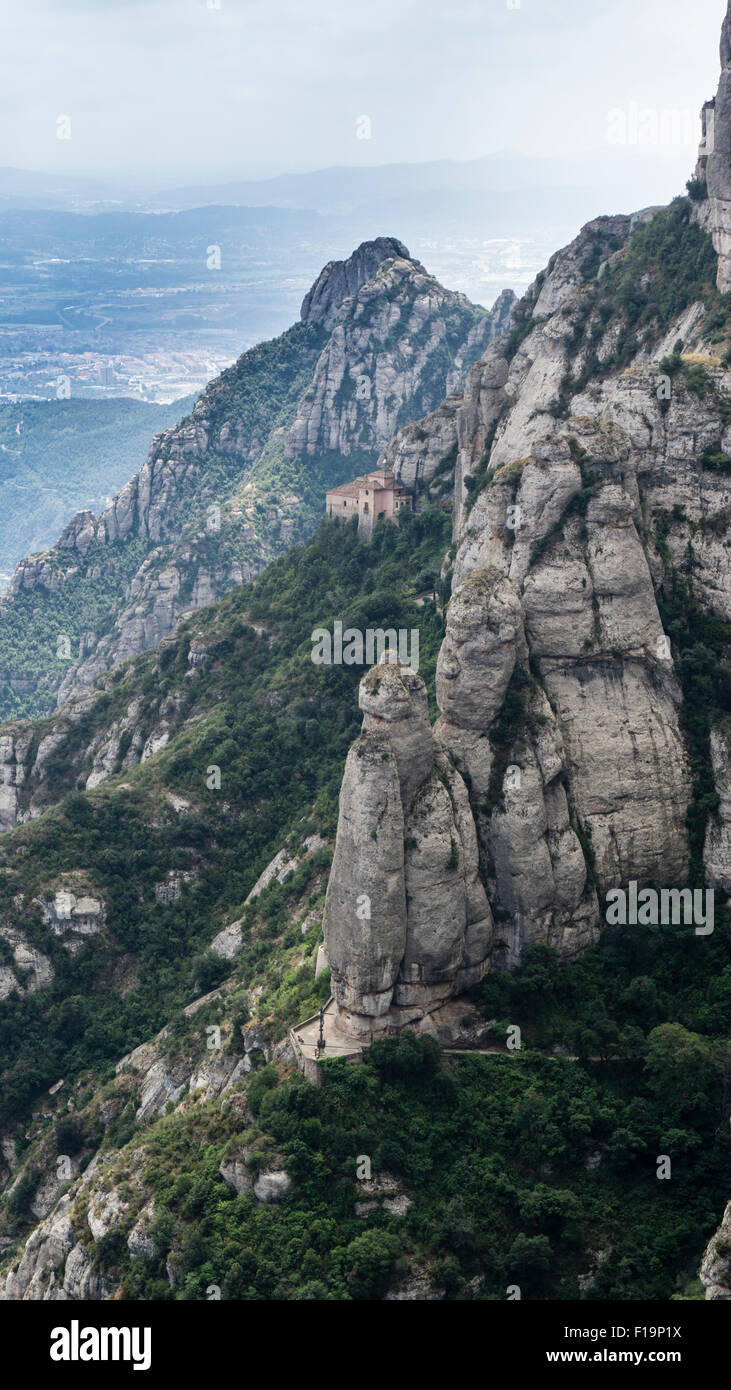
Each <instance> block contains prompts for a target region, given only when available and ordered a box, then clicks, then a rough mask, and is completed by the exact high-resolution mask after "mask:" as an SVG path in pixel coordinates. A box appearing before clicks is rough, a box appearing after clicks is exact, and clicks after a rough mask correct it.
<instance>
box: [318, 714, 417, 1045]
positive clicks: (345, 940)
mask: <svg viewBox="0 0 731 1390" xmlns="http://www.w3.org/2000/svg"><path fill="white" fill-rule="evenodd" d="M323 926H324V932H325V945H326V949H327V954H328V960H329V961H330V968H331V971H332V980H333V989H334V991H335V995H336V998H337V1000H338V1003H339V1004H340V1006H341V1007H342V1008H343V1009H346V1010H352V1011H354V1012H355V1013H357V1014H367V1015H373V1016H374V1017H380V1016H381V1015H382V1014H384V1013H386V1011H387V1010H388V1008H389V1006H390V1004H391V999H392V996H393V987H394V984H395V982H396V976H397V974H398V969H399V965H400V962H401V958H402V956H403V953H404V947H405V944H406V889H405V878H404V812H403V806H402V802H401V788H400V784H399V774H398V765H397V762H396V757H395V755H394V751H393V749H392V747H391V744H390V741H389V738H388V735H387V734H384V733H376V732H364V733H363V734H362V735H361V737H360V738H359V739H358V741H357V743H355V744H354V746H353V747H352V748H351V750H350V752H349V754H348V760H347V763H346V765H345V775H344V777H343V785H342V788H341V792H340V816H339V820H338V834H337V841H336V845H335V855H334V858H333V865H332V872H331V874H330V882H329V885H328V892H327V901H326V904H325V917H324V923H323Z"/></svg>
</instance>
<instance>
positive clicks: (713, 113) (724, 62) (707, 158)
mask: <svg viewBox="0 0 731 1390" xmlns="http://www.w3.org/2000/svg"><path fill="white" fill-rule="evenodd" d="M701 118H702V122H703V135H702V138H701V144H700V149H699V151H698V168H697V171H696V172H697V176H698V177H699V178H701V179H703V178H705V180H706V184H707V188H708V206H707V212H706V215H705V218H704V220H705V222H706V225H707V226H708V229H709V231H710V233H711V235H712V237H713V245H714V246H715V248H716V252H717V253H718V280H717V284H718V288H719V290H721V291H722V292H724V293H725V291H726V290H728V289H731V3H729V7H728V9H727V11H726V17H725V19H724V21H723V27H722V30H721V77H720V81H719V84H718V91H717V93H716V96H715V98H714V100H713V101H709V102H706V105H705V106H704V107H703V111H702V113H701Z"/></svg>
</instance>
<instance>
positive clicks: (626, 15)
mask: <svg viewBox="0 0 731 1390" xmlns="http://www.w3.org/2000/svg"><path fill="white" fill-rule="evenodd" d="M208 3H209V4H211V5H212V4H213V3H214V0H208ZM724 8H725V0H643V3H642V4H641V5H637V3H636V0H521V4H520V6H519V7H518V8H514V7H511V6H509V4H508V0H457V3H455V4H453V5H451V4H446V3H444V2H443V0H356V3H353V0H348V3H345V4H344V3H343V0H220V9H216V8H209V7H208V5H207V3H206V0H156V3H155V0H153V3H149V0H144V3H143V2H142V0H140V3H136V0H54V3H50V0H25V3H24V4H23V6H20V5H18V6H17V7H16V9H15V12H14V16H13V23H12V25H7V26H6V29H5V32H4V44H3V55H2V60H1V61H2V66H3V81H2V84H0V110H2V113H3V116H4V119H3V121H2V129H1V130H0V164H12V165H16V166H20V167H30V168H36V169H48V170H51V171H53V170H56V169H58V170H62V171H64V172H72V171H73V172H76V173H83V174H94V175H106V176H108V177H115V178H119V177H130V176H132V175H141V176H145V177H147V178H150V179H153V180H155V179H156V180H161V181H162V180H167V179H175V180H184V181H186V182H191V181H201V180H203V179H205V178H206V177H209V178H210V179H212V180H214V179H220V178H242V177H248V176H256V175H260V176H264V175H266V174H268V173H276V172H280V171H285V170H289V169H311V168H317V167H323V166H325V165H328V164H335V163H387V162H392V161H401V160H425V159H437V158H464V159H467V158H476V157H479V156H480V155H483V154H487V153H490V152H492V151H495V150H499V149H503V148H514V149H522V150H524V151H526V152H531V153H540V154H559V155H560V154H564V153H566V154H569V153H571V152H572V151H576V150H579V149H585V148H588V147H591V146H592V145H593V144H599V143H601V142H602V140H603V138H604V128H605V123H606V112H607V110H609V109H610V108H612V107H615V106H618V105H622V103H624V102H626V101H629V100H636V101H639V102H640V103H656V104H666V105H670V106H674V107H684V106H687V105H691V106H692V107H693V108H694V109H695V108H696V107H698V106H699V105H700V103H701V101H702V100H703V99H704V98H705V97H706V96H708V95H710V94H711V92H712V91H713V89H714V87H715V83H716V78H717V45H718V34H719V32H720V24H721V18H722V15H723V11H724ZM59 114H67V115H69V116H70V118H71V123H72V124H71V129H72V138H71V140H69V141H66V142H64V141H58V140H57V139H56V118H57V116H58V115H59ZM360 115H368V116H369V117H370V119H371V122H372V135H371V139H370V140H358V139H357V138H356V133H357V132H356V120H357V117H358V116H360Z"/></svg>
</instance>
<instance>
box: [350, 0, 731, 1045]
mask: <svg viewBox="0 0 731 1390" xmlns="http://www.w3.org/2000/svg"><path fill="white" fill-rule="evenodd" d="M729 32H730V31H729V19H728V18H727V20H726V21H725V24H724V37H723V41H722V63H723V74H722V81H721V89H720V92H719V97H718V98H717V102H716V120H717V126H716V135H717V140H716V146H715V149H714V153H713V157H711V155H710V154H709V157H708V160H709V163H708V174H709V181H708V193H709V199H710V203H709V206H710V207H711V210H712V216H711V217H710V220H709V227H710V230H711V233H712V237H713V247H714V249H715V252H716V253H717V254H716V255H714V254H713V250H712V249H711V243H710V241H709V240H708V239H707V235H706V233H705V232H704V231H701V230H699V221H700V222H701V224H702V220H703V219H702V217H701V218H699V213H698V201H697V199H695V201H694V200H693V199H694V191H693V190H691V197H690V198H685V199H677V200H675V202H674V203H673V204H671V206H670V207H669V208H667V209H649V210H647V211H645V212H643V213H641V214H638V215H635V216H632V217H630V216H624V215H622V216H614V217H601V218H598V219H596V220H595V221H593V222H591V223H589V224H588V225H587V226H586V227H585V228H583V230H582V231H581V233H580V234H579V236H578V237H577V238H576V239H575V240H574V241H573V242H572V243H571V244H570V245H569V246H568V247H566V248H564V249H563V250H562V251H560V252H558V253H557V254H556V255H555V256H554V257H553V258H552V259H551V261H550V263H549V265H548V267H547V269H546V271H545V272H544V273H543V274H541V275H540V276H539V277H538V279H537V281H536V282H535V284H534V285H533V286H531V288H530V290H529V291H528V293H527V294H526V296H525V298H524V299H523V300H522V301H521V302H520V304H519V305H518V306H517V308H516V310H515V312H514V314H513V326H512V329H511V331H510V332H509V333H508V334H506V335H503V336H501V337H498V338H497V339H495V340H494V341H493V342H492V343H491V344H490V345H489V347H488V348H487V350H486V352H485V353H484V354H483V356H482V357H481V359H480V360H479V361H478V362H477V363H476V364H475V365H474V366H473V368H472V369H471V371H470V373H469V375H468V378H467V381H466V384H465V387H464V389H463V391H462V392H461V393H456V394H453V395H452V396H450V397H448V398H447V399H446V400H445V401H444V402H442V403H441V404H440V405H439V406H438V407H437V409H436V410H434V411H433V412H431V413H430V414H428V415H427V416H425V417H424V418H423V419H421V420H419V421H416V422H414V423H412V424H410V425H408V426H407V427H406V428H404V429H403V430H401V431H400V432H399V433H398V434H397V435H396V437H395V439H394V440H393V441H392V442H391V444H390V445H389V446H388V449H387V450H386V451H385V454H384V459H385V460H387V461H388V463H389V466H392V467H393V468H394V471H396V472H397V473H399V474H400V475H401V476H402V477H404V478H405V479H407V480H409V481H411V480H413V479H415V478H416V477H418V476H425V477H426V478H427V480H429V479H431V480H432V482H438V475H439V472H440V469H441V470H442V472H443V473H446V471H447V468H449V469H451V468H453V469H454V505H453V518H454V532H453V541H454V543H453V547H452V552H451V555H450V557H448V560H447V562H446V563H445V570H444V574H445V576H447V577H448V578H449V580H450V581H451V590H452V597H451V602H450V604H449V607H448V609H447V613H446V634H445V638H444V642H443V645H442V649H441V653H440V656H439V662H438V666H437V676H436V695H437V702H438V705H439V708H440V711H441V714H440V717H439V719H438V721H437V723H436V725H435V728H434V730H433V736H434V739H435V740H436V742H437V744H438V746H439V747H440V749H441V757H442V758H443V759H444V762H443V763H442V767H443V769H444V768H447V767H448V768H450V769H451V773H450V775H451V776H458V777H459V783H458V785H459V786H460V787H461V789H462V794H466V795H467V796H468V802H469V812H468V819H469V824H470V828H469V832H468V835H467V838H468V839H469V840H470V841H471V838H472V837H474V843H475V844H476V846H477V850H478V856H479V872H478V879H477V881H478V883H479V889H480V892H481V893H482V894H483V895H484V901H485V902H486V903H489V911H490V912H491V915H492V919H493V922H494V925H493V926H492V927H491V929H490V931H489V933H487V934H486V936H485V940H484V949H485V959H482V960H481V963H480V969H485V968H496V967H500V966H502V965H506V964H507V965H508V966H514V965H516V964H517V963H518V962H519V961H520V960H521V959H522V957H523V954H524V951H525V948H526V946H527V945H529V944H531V943H533V942H544V943H546V944H548V945H550V946H554V947H556V948H557V949H558V950H559V951H560V952H561V953H563V954H566V955H573V954H575V953H577V952H578V951H580V950H582V949H584V948H585V947H586V946H588V945H589V944H591V943H592V942H594V941H595V940H596V939H597V938H598V935H599V933H600V931H601V930H603V929H604V928H605V926H606V917H605V910H604V899H605V895H606V894H607V893H608V891H609V890H610V889H612V888H622V887H624V888H626V886H627V885H628V884H629V883H631V882H636V883H637V884H638V885H640V886H647V885H652V886H657V887H660V886H675V885H684V884H687V883H688V882H689V881H695V882H698V876H699V874H700V875H702V873H703V862H702V861H703V857H704V856H703V836H702V832H704V833H705V871H706V874H707V881H708V883H709V885H714V886H715V887H716V888H717V890H718V891H719V892H720V893H721V894H723V893H724V892H726V891H728V884H729V836H730V835H731V823H730V811H729V787H728V765H729V764H728V729H727V721H724V720H723V718H722V717H721V716H720V713H719V710H720V706H721V705H722V703H723V699H724V698H725V697H724V696H723V695H722V694H719V693H717V694H716V695H715V696H712V697H711V706H710V708H709V713H708V714H707V715H705V716H704V718H707V719H708V720H710V721H711V723H712V725H713V727H712V728H711V729H710V733H708V732H706V733H703V732H702V731H701V732H700V733H699V726H698V724H697V723H694V716H695V713H696V711H695V710H694V709H691V708H689V707H687V706H686V703H685V702H686V701H688V700H691V699H694V698H695V697H694V696H693V695H691V691H692V690H694V689H695V687H693V686H692V684H688V681H689V679H690V676H689V670H690V666H689V660H691V659H690V658H688V657H687V656H686V653H687V652H688V651H689V650H690V647H689V644H690V642H691V641H692V639H693V629H694V627H697V629H698V631H697V636H696V640H697V641H699V642H700V643H701V646H700V648H699V655H698V657H697V659H698V660H701V661H707V662H708V661H711V657H710V655H709V652H708V651H707V650H706V649H705V648H704V647H703V646H702V642H703V640H705V638H706V634H707V635H708V640H713V641H716V643H717V649H718V651H719V652H722V651H726V652H727V647H726V648H725V647H724V641H726V642H727V636H726V638H725V639H724V637H723V634H724V633H726V634H728V631H729V629H728V627H727V626H724V625H725V624H728V622H729V619H730V618H731V566H730V564H729V542H728V524H729V517H731V425H730V424H729V421H730V419H731V353H729V343H728V334H729V322H728V306H727V305H726V303H725V300H724V299H723V298H722V297H721V296H720V295H719V293H718V287H720V289H721V290H724V289H725V288H726V280H725V276H726V270H725V256H726V246H725V242H724V240H723V236H722V235H721V232H720V230H719V229H720V228H722V223H723V217H724V216H725V213H724V212H723V206H722V203H723V199H722V192H723V187H724V186H725V185H723V179H724V178H726V179H728V178H729V177H731V173H730V171H731V154H729V150H728V149H726V146H725V144H724V139H725V136H724V135H723V130H724V129H725V125H724V122H725V114H724V113H725V104H726V96H725V91H726V79H727V77H728V74H729V72H731V67H729V63H730V61H731V60H730V59H729V52H730V51H731V50H730V49H729ZM719 115H720V119H721V127H720V137H721V138H720V141H719V138H718V137H719V127H718V119H719ZM729 119H730V121H731V117H730V118H729ZM730 128H731V127H730ZM724 151H725V153H724ZM714 200H715V202H714ZM714 208H715V211H713V209H714ZM724 235H725V234H724ZM674 256H675V257H676V260H675V266H676V269H675V270H674V271H673V270H670V269H669V268H668V267H669V264H670V261H671V259H672V257H674ZM694 615H695V616H694ZM683 632H685V633H686V636H685V637H681V634H682V633H683ZM714 634H715V636H714ZM681 658H682V661H681ZM679 662H681V665H682V679H681V675H679ZM691 664H692V661H691ZM374 678H375V679H379V675H378V674H376V675H375V676H374ZM392 679H395V677H392ZM709 679H710V678H709ZM684 681H685V685H684V684H683V682H684ZM722 687H723V679H721V681H720V684H719V685H718V691H719V692H720V691H721V690H722ZM364 690H367V683H366V684H365V685H364ZM714 700H715V701H716V704H715V705H714V703H713V702H714ZM718 702H720V704H719V703H718ZM361 703H362V707H363V708H367V706H366V705H365V704H363V697H362V699H361ZM391 718H393V716H391ZM384 727H385V728H388V725H386V726H384ZM379 737H381V738H382V737H383V734H382V733H381V734H379ZM395 756H396V753H395V746H394V739H393V736H392V734H390V732H389V738H388V742H387V743H386V744H384V745H383V747H381V744H380V743H378V744H376V743H374V742H373V735H372V734H371V733H370V732H369V731H368V730H367V729H366V728H365V727H364V733H363V735H362V738H361V741H360V743H359V744H356V745H355V750H354V752H353V753H352V754H351V757H350V758H349V761H348V765H347V768H346V775H345V779H344V783H343V802H342V806H341V827H342V835H339V843H340V842H342V851H341V853H338V852H337V851H336V860H335V865H334V869H333V875H334V878H333V887H332V891H331V894H330V897H329V910H328V931H327V939H328V950H329V953H330V956H331V959H332V961H333V963H334V979H335V981H336V989H335V994H336V999H337V1000H338V1003H339V1004H340V1006H341V1008H343V1009H346V1008H350V1009H359V1010H360V1011H361V1013H365V1014H369V1013H371V1014H372V1015H373V1016H374V1017H375V1018H377V1019H378V1020H380V1021H381V1022H380V1023H379V1026H383V1023H382V1018H383V1011H384V1009H385V1008H388V1009H390V1010H391V1014H390V1017H391V1019H392V1021H393V1023H394V1026H398V1024H399V1022H400V1020H401V1018H402V1014H401V1013H400V1012H399V1008H400V1004H401V998H400V993H399V992H400V989H401V983H400V982H401V981H403V980H404V978H405V975H407V974H408V972H410V971H412V970H413V971H414V972H415V975H414V978H417V975H418V971H419V970H420V969H423V970H426V971H428V970H429V969H430V966H429V952H428V947H427V944H426V943H425V942H422V941H421V939H420V938H419V936H418V933H414V932H413V928H412V926H411V925H410V924H411V922H412V920H414V919H415V914H416V916H418V912H419V906H418V898H417V904H416V905H414V903H413V902H412V900H411V899H409V900H408V901H407V906H406V909H405V911H404V910H403V909H402V912H401V919H400V922H399V918H398V908H397V907H396V906H395V903H396V900H394V905H393V907H392V910H391V915H390V916H389V926H388V935H389V942H390V945H389V949H388V953H387V959H386V957H384V959H383V962H382V963H383V965H384V973H383V977H382V979H381V983H380V984H379V987H378V989H377V990H376V989H374V990H373V992H372V993H371V991H370V989H369V988H367V987H366V985H365V983H364V982H363V981H362V980H361V979H360V976H359V972H358V970H356V969H355V965H354V962H355V960H356V958H357V955H358V949H359V947H358V941H359V940H361V941H362V940H363V938H362V936H361V937H359V924H358V922H357V920H356V918H355V917H354V916H353V914H352V912H351V906H350V904H349V903H348V901H347V895H346V892H345V887H344V879H345V877H347V865H348V864H349V863H350V864H352V863H353V862H354V860H353V847H352V846H351V845H350V844H349V843H348V838H347V837H348V831H347V827H348V826H352V825H355V824H357V825H358V826H359V830H360V833H361V834H362V836H363V844H364V845H365V850H364V851H363V852H364V853H365V856H366V857H365V861H364V862H363V863H362V864H360V863H359V875H357V876H355V879H354V882H357V886H360V883H361V879H362V881H363V884H364V885H365V886H364V887H363V888H362V891H364V892H367V893H368V894H369V895H371V896H373V894H374V893H375V892H376V888H377V882H378V867H377V866H378V854H377V850H376V849H375V844H376V842H375V840H374V841H373V845H374V849H373V850H369V849H368V844H369V837H370V829H371V828H372V827H373V826H374V825H375V823H376V820H377V821H378V826H379V834H380V833H381V830H382V828H383V826H385V825H386V824H388V825H389V827H390V829H389V835H390V837H391V840H390V844H391V851H390V852H391V853H392V855H394V856H395V858H396V859H397V860H398V861H399V862H398V864H397V865H396V867H394V869H393V871H392V872H393V873H394V875H396V878H395V879H394V882H395V883H397V884H398V889H397V899H398V901H400V900H401V897H400V895H401V893H402V888H401V878H400V877H399V875H402V874H405V873H406V866H407V863H408V853H405V854H404V865H403V867H402V866H401V863H400V859H399V851H398V846H399V844H400V842H401V839H402V838H403V839H404V841H405V842H408V840H409V837H411V836H412V835H413V836H414V837H415V838H416V839H417V841H421V840H422V839H423V843H424V846H425V850H424V853H425V854H426V860H422V863H421V876H420V880H419V883H420V884H422V883H423V884H424V885H428V884H429V882H430V875H432V874H438V872H439V867H440V865H443V863H444V860H445V855H448V854H449V843H450V836H451V837H453V839H454V842H455V843H459V844H460V845H463V844H464V840H463V839H460V837H459V836H457V835H456V834H455V831H454V827H452V826H451V825H450V824H449V821H448V818H447V819H443V821H442V822H441V828H440V831H439V832H438V833H437V832H436V830H434V828H433V827H434V826H435V825H436V824H437V822H438V817H437V819H436V820H435V819H434V815H433V808H432V807H431V805H430V803H429V798H428V796H427V797H425V798H422V799H421V800H419V801H417V803H416V804H415V805H412V810H411V813H410V815H411V820H410V821H409V823H408V825H407V822H406V819H404V821H403V824H402V822H401V820H400V815H401V807H400V802H399V798H398V797H397V796H396V781H397V776H396V773H397V769H395V768H394V766H393V758H394V757H395ZM416 765H417V764H416V762H415V763H414V766H416ZM389 768H390V772H388V774H387V769H389ZM376 773H377V774H378V778H379V779H380V780H381V781H383V779H386V780H388V785H389V793H388V797H389V798H390V799H389V800H388V805H389V806H392V807H393V808H394V809H393V811H392V812H389V813H388V814H387V813H386V800H383V803H382V804H381V801H379V800H378V798H376V801H377V803H378V806H377V807H376V805H375V804H374V805H373V806H370V804H369V803H368V801H367V797H368V796H371V795H373V794H374V784H373V783H372V780H371V779H372V778H373V777H374V776H375V774H376ZM420 775H421V774H420ZM445 775H446V773H445ZM423 776H424V777H426V773H425V772H424V774H423ZM714 780H715V796H714V795H713V794H712V793H711V794H710V795H709V792H708V787H709V785H710V786H711V788H712V786H713V782H714ZM703 789H705V790H703ZM401 792H402V797H401V801H402V802H403V785H402V784H401ZM383 797H384V798H385V790H384V791H383ZM364 798H366V799H364ZM379 808H380V809H379ZM404 816H406V809H405V807H404ZM420 818H423V820H421V821H420ZM420 832H421V833H420ZM699 836H700V840H699ZM445 847H446V849H445ZM464 853H465V851H464V850H463V848H460V850H459V859H460V863H461V862H462V858H463V854H464ZM371 861H372V862H371ZM689 876H690V878H689ZM426 897H427V899H428V898H429V890H428V888H427V890H426ZM479 915H481V916H482V917H483V918H484V917H486V915H487V914H486V913H485V912H482V913H481V914H479ZM346 918H347V924H346ZM443 920H445V921H446V922H448V923H449V924H450V929H451V927H452V925H454V929H455V931H456V933H457V936H456V937H455V938H454V940H453V941H452V945H453V947H454V948H455V949H454V952H453V955H452V956H451V958H450V959H449V962H448V964H445V974H444V977H443V979H442V982H441V984H442V985H446V981H447V980H448V981H449V985H448V988H450V989H452V990H455V991H457V990H458V989H459V988H460V970H461V968H462V962H461V960H460V957H459V950H458V949H457V940H458V938H459V931H460V929H461V928H460V925H459V924H460V923H461V922H462V920H463V919H462V918H461V917H460V913H459V911H456V910H454V909H453V908H452V907H451V906H450V908H449V910H448V911H447V912H445V913H444V914H443ZM374 921H375V925H372V926H371V931H372V932H373V938H372V940H371V941H370V943H369V945H368V947H367V949H366V950H365V956H366V958H367V960H368V968H369V969H370V970H371V971H375V972H376V974H377V973H378V968H379V963H378V959H377V958H376V959H373V956H372V952H373V951H374V950H375V952H376V957H378V951H379V949H380V947H379V932H380V922H379V921H377V920H375V919H374ZM445 930H446V928H445ZM346 943H347V944H346ZM399 949H401V952H402V954H401V957H400V960H398V959H397V957H398V953H399ZM445 960H446V957H445ZM486 962H487V964H486ZM425 978H426V977H425ZM412 998H413V999H414V1001H415V998H416V996H412ZM388 999H390V1004H389V1003H388ZM384 1001H385V1002H384ZM404 1002H407V1001H406V997H405V998H404ZM408 1002H412V1000H411V998H409V999H408ZM420 1002H421V1005H422V1006H423V1007H424V1008H429V1007H431V1001H430V996H429V995H428V994H427V993H426V992H425V993H424V994H423V995H422V998H421V1001H420Z"/></svg>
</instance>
